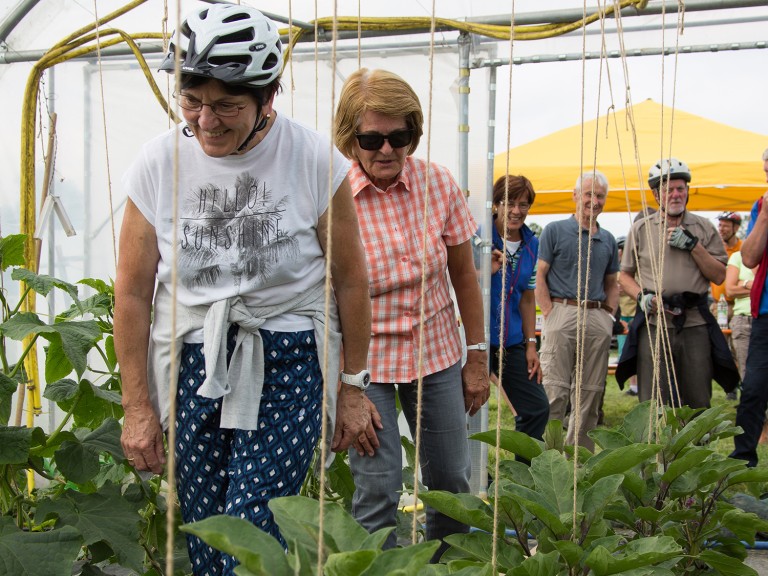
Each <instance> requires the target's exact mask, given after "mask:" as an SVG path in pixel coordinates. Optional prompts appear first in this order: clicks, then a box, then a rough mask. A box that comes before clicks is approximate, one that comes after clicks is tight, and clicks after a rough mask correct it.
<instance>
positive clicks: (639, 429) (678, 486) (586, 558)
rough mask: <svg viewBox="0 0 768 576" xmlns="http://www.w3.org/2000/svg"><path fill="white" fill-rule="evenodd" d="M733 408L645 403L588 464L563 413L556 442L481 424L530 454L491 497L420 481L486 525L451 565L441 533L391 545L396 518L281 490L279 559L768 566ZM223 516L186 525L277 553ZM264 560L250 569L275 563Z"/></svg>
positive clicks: (409, 565) (492, 569) (505, 568)
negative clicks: (735, 443)
mask: <svg viewBox="0 0 768 576" xmlns="http://www.w3.org/2000/svg"><path fill="white" fill-rule="evenodd" d="M723 412H724V408H723V407H715V408H711V409H709V410H706V411H694V410H678V411H677V412H676V413H674V412H672V410H671V409H666V410H662V409H659V410H658V411H657V412H652V411H651V408H650V405H649V404H648V403H645V404H639V405H636V406H635V408H634V409H633V410H631V411H630V412H629V413H628V414H626V416H625V417H624V419H623V421H622V422H621V423H620V424H619V425H618V426H616V427H614V428H612V429H600V430H596V431H594V432H593V433H591V434H590V435H591V436H592V438H593V439H594V440H595V443H596V445H597V447H598V448H597V451H596V453H595V454H590V453H589V452H586V451H583V452H580V460H579V462H578V464H577V466H576V467H575V469H574V462H573V459H572V454H573V447H570V446H565V445H564V441H563V438H562V428H561V425H560V423H559V422H552V423H550V424H549V426H548V429H547V431H546V433H545V441H544V442H539V441H535V440H531V439H530V438H528V437H526V436H524V435H523V434H520V433H518V432H513V431H507V430H502V431H501V432H500V433H499V434H498V435H497V434H496V433H495V432H483V433H480V434H477V435H475V436H473V438H474V439H476V440H477V439H479V440H481V441H484V442H487V443H489V444H491V445H493V446H495V445H496V444H497V442H498V444H499V445H500V446H501V447H503V448H504V449H506V450H507V451H508V452H510V453H512V454H516V453H517V454H520V455H524V457H525V458H527V459H530V465H529V466H528V465H525V464H523V463H521V462H519V461H516V460H511V459H510V460H506V459H505V460H502V461H500V462H499V471H500V472H499V476H498V477H497V478H496V481H495V483H494V484H493V485H492V486H491V487H489V490H488V493H489V501H486V500H483V499H481V498H479V497H476V496H473V495H470V494H451V493H448V492H441V491H426V490H424V491H422V492H420V496H421V498H422V500H423V501H424V502H425V503H426V504H427V505H429V506H431V507H433V508H435V509H436V510H438V511H440V512H442V513H444V514H446V515H448V516H450V517H452V518H454V519H456V520H458V521H460V522H463V523H465V524H468V525H470V526H472V527H473V528H475V529H476V530H475V531H472V532H470V533H468V534H454V535H451V536H449V537H447V538H446V542H447V543H448V544H450V548H449V549H448V551H447V552H446V553H445V554H443V556H442V558H441V564H439V565H432V564H428V562H429V560H430V558H431V554H432V552H433V551H434V550H435V548H434V546H436V544H434V543H432V544H431V546H432V547H431V548H427V546H430V543H420V544H417V545H415V546H408V547H406V548H398V549H395V550H386V551H382V550H381V549H380V547H381V545H382V543H383V542H384V540H385V539H386V535H387V533H388V530H382V531H380V532H377V533H375V534H372V535H368V534H367V533H366V532H365V531H364V530H362V529H361V528H360V526H359V525H358V524H357V523H356V522H355V521H354V520H353V519H352V518H351V516H350V515H349V514H348V513H347V512H346V511H345V510H344V509H343V508H342V507H341V506H339V505H337V504H335V503H326V504H325V508H324V513H323V524H322V526H321V525H320V521H319V518H320V504H319V503H318V502H316V501H315V500H310V499H307V498H304V497H288V498H280V499H277V500H274V501H272V502H271V503H270V508H271V509H272V510H273V512H274V515H275V520H276V521H277V524H278V525H279V527H280V530H281V532H282V534H283V536H284V537H285V540H286V542H287V544H288V554H287V556H286V562H287V566H283V565H282V559H281V560H280V567H279V569H278V568H274V567H272V566H270V568H273V572H271V573H274V574H282V573H286V574H287V572H283V570H288V569H290V570H294V571H295V572H294V573H295V574H300V575H303V574H306V575H308V576H309V575H310V574H314V573H316V570H317V565H318V554H319V553H320V554H322V572H323V574H328V575H336V574H339V575H341V574H364V575H366V576H367V575H378V574H419V575H420V576H432V575H435V576H437V575H443V574H467V575H472V576H478V575H485V574H488V575H489V576H490V575H496V574H500V573H504V574H508V575H516V576H532V575H536V576H550V575H561V574H562V575H572V574H574V575H575V574H590V575H593V576H609V575H612V574H622V575H625V576H651V575H653V576H675V575H683V574H685V575H695V574H710V573H712V574H715V573H717V574H730V575H734V576H742V575H743V576H747V575H750V574H752V575H755V574H756V573H755V571H754V570H753V569H752V568H750V567H748V566H746V565H745V564H744V563H743V560H744V558H745V557H746V551H745V545H744V542H747V543H753V542H754V539H755V534H756V533H757V532H759V531H765V530H768V522H766V521H764V520H761V519H760V518H759V517H758V516H756V515H755V514H752V513H747V512H745V511H743V510H741V509H739V508H737V507H735V506H734V505H732V504H730V503H729V502H728V501H727V500H726V499H725V498H724V497H723V493H724V491H725V490H726V489H727V488H728V487H729V486H732V485H734V484H739V485H744V484H747V483H764V482H766V481H768V470H763V469H747V468H746V467H745V464H744V462H741V461H736V460H732V459H729V458H726V457H725V456H723V455H721V454H719V453H717V452H716V451H715V450H713V449H712V448H711V446H710V443H711V442H716V441H719V440H721V439H723V438H730V437H732V436H733V435H734V434H736V433H737V432H738V429H737V428H735V427H733V426H732V425H731V423H730V422H728V420H727V419H726V418H725V417H724V416H723ZM657 424H658V426H657ZM335 465H337V466H338V465H340V464H339V463H338V462H337V463H336V464H335ZM215 522H216V524H215V525H214V522H213V521H210V523H209V521H205V522H201V523H197V524H192V525H189V526H185V527H182V530H185V531H189V532H193V533H196V534H198V535H200V536H201V537H202V538H203V539H204V540H206V542H208V543H209V544H211V545H212V546H215V547H220V548H221V549H222V550H225V551H227V552H228V553H230V554H233V555H234V556H235V557H236V558H238V559H240V560H241V562H243V563H245V561H246V560H248V559H263V558H269V557H271V556H272V555H274V554H275V553H276V552H275V550H276V549H275V548H274V546H275V542H274V541H273V540H269V539H266V540H265V539H264V538H263V537H259V538H255V537H254V538H251V539H250V542H251V543H250V544H249V545H248V546H246V547H245V549H242V548H238V547H237V543H238V542H240V541H241V539H242V538H244V536H243V535H244V533H245V528H244V527H242V526H241V524H240V523H239V521H236V520H235V519H231V518H230V519H228V518H219V519H217V520H216V521H215ZM202 527H204V528H205V530H203V528H202ZM249 530H250V529H249ZM321 535H322V547H320V548H319V542H320V541H321ZM494 538H495V541H494ZM259 562H261V560H259ZM259 562H256V561H255V560H254V561H253V564H251V565H249V567H248V571H246V572H243V573H244V574H267V573H270V572H269V571H267V570H265V569H264V568H263V565H262V564H260V563H259Z"/></svg>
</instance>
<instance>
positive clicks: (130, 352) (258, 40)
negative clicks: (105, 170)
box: [115, 4, 370, 575]
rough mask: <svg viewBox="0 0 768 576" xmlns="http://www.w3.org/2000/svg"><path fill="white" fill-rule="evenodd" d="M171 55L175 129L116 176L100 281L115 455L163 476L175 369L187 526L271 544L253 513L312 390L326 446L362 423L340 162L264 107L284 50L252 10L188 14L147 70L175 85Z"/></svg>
mask: <svg viewBox="0 0 768 576" xmlns="http://www.w3.org/2000/svg"><path fill="white" fill-rule="evenodd" d="M177 51H178V52H179V54H177ZM177 56H178V58H179V59H180V61H181V70H182V74H181V77H180V78H179V85H180V88H179V89H178V90H177V94H176V97H177V99H178V104H179V106H180V108H181V109H182V110H181V111H182V115H183V117H184V121H185V122H184V124H183V126H182V127H179V128H178V129H177V128H174V129H172V130H170V131H168V132H166V133H165V134H162V135H160V136H159V137H156V138H155V139H153V140H151V141H150V142H149V143H147V144H146V145H145V146H144V149H143V150H142V153H141V154H140V155H139V158H138V159H137V160H136V162H135V163H134V165H133V166H132V167H131V168H130V169H129V171H128V172H127V174H126V176H125V178H124V185H125V187H126V190H127V192H128V195H129V199H128V202H127V205H126V209H125V216H124V220H123V225H122V230H121V235H120V259H119V264H118V271H117V280H116V285H115V348H116V351H117V354H118V358H119V360H120V367H121V371H122V372H121V373H122V386H123V388H122V392H123V397H122V403H123V407H124V409H125V423H124V427H123V434H122V445H123V450H124V452H125V456H126V458H127V459H128V461H129V462H130V463H132V464H133V465H134V466H135V467H136V469H138V470H147V471H151V472H154V473H156V474H160V473H162V471H163V465H164V463H165V455H164V444H163V442H164V437H163V430H164V429H167V427H168V425H169V420H170V416H169V412H170V398H169V396H170V395H169V382H170V379H171V375H172V374H178V392H177V396H176V402H177V410H176V414H175V418H174V419H175V422H176V445H175V446H174V449H175V454H176V475H177V476H176V477H177V480H178V494H179V502H180V505H181V512H182V517H183V519H184V521H185V522H187V523H189V522H194V521H198V520H202V519H203V518H206V517H208V516H211V515H215V514H222V513H225V514H229V515H232V516H238V517H242V518H245V519H247V520H249V521H250V522H252V523H253V524H255V525H256V526H258V527H259V528H262V529H263V530H264V531H266V532H268V533H270V534H272V535H274V536H275V537H276V538H280V534H279V531H278V527H277V526H276V524H275V522H274V519H273V517H272V514H271V512H270V510H269V508H268V503H269V501H270V500H271V499H272V498H275V497H277V496H287V495H291V494H297V493H298V492H299V489H300V487H301V485H302V481H303V480H304V478H305V476H306V473H307V470H308V468H309V465H310V463H311V460H312V457H313V454H314V449H315V446H316V444H317V442H318V440H319V438H320V436H321V427H322V422H323V417H324V414H323V394H324V389H325V393H326V394H327V395H328V398H327V405H328V408H329V410H328V413H327V414H326V416H328V417H329V418H331V419H332V418H333V415H334V410H335V416H336V428H335V433H334V427H333V424H332V423H331V424H330V427H329V430H330V433H331V434H334V435H333V439H332V443H333V446H332V447H333V449H335V450H337V451H341V450H346V449H347V448H348V447H349V446H350V445H351V444H352V443H356V442H358V437H359V435H360V434H361V433H363V432H364V431H365V428H366V426H368V425H369V423H370V410H369V409H368V408H367V406H366V405H365V396H364V394H363V390H364V389H365V387H366V386H367V383H368V372H367V370H366V365H367V352H368V340H369V338H370V299H369V296H368V281H367V277H366V271H365V256H364V252H363V248H362V244H361V242H360V237H359V230H358V225H357V215H356V213H355V208H354V203H353V200H352V194H351V191H350V187H349V182H348V180H347V178H346V173H347V170H348V168H349V163H348V162H347V161H346V160H345V159H344V157H343V156H341V154H339V153H338V152H337V151H335V150H334V158H333V161H332V162H331V160H330V158H329V151H330V150H331V149H332V146H331V143H330V140H329V139H328V138H327V137H323V136H321V135H320V134H318V133H316V132H314V131H312V130H309V129H306V128H304V127H303V126H301V125H299V124H297V123H295V122H293V121H291V120H290V119H288V118H287V117H285V116H283V115H281V114H278V113H277V112H276V111H275V109H274V107H273V104H274V98H275V95H276V93H277V92H278V91H279V88H280V71H281V67H282V47H281V43H280V36H279V34H278V32H277V27H276V25H275V24H274V23H273V22H271V21H270V20H268V19H267V18H265V17H264V16H263V15H262V14H261V13H260V12H258V11H257V10H254V9H253V8H250V7H247V6H239V5H232V4H215V5H204V6H201V7H199V8H197V9H196V10H194V11H193V12H192V13H191V14H189V15H188V16H187V17H186V19H185V21H184V23H183V24H182V26H181V27H180V29H179V30H178V31H177V32H176V34H175V36H174V38H173V42H172V44H171V45H170V53H169V54H168V55H167V58H166V60H165V61H164V63H163V64H162V66H161V69H162V70H166V71H168V72H171V73H173V72H174V70H175V69H176V59H177ZM176 167H178V170H176V169H175V168H176ZM177 172H178V180H177V179H176V176H177V174H176V173H177ZM329 184H330V186H329ZM174 195H175V197H174ZM331 204H332V206H331ZM331 208H332V210H331ZM329 213H332V215H333V223H332V226H331V221H330V216H329ZM329 229H330V230H331V231H332V234H331V236H330V241H329V240H328V238H327V232H328V230H329ZM330 244H332V246H333V250H332V252H331V262H330V268H331V271H332V273H333V278H332V282H333V290H332V292H330V293H327V290H326V288H325V281H326V272H325V270H326V249H327V248H328V247H329V245H330ZM156 281H157V290H156V292H155V282H156ZM153 293H154V301H153ZM326 299H330V302H328V303H327V304H326ZM337 302H338V305H337ZM153 304H154V306H153ZM326 310H327V311H328V312H326ZM150 312H152V314H153V316H152V322H151V325H150ZM174 312H175V315H174V314H173V313H174ZM172 315H173V317H172ZM342 340H343V362H344V364H343V372H342V373H341V377H340V376H339V354H340V349H341V345H342ZM172 354H175V355H172ZM326 362H327V363H326ZM340 378H341V381H342V384H339V379H340ZM337 388H338V396H337ZM187 543H188V550H189V554H190V558H191V560H192V566H193V570H194V573H195V574H216V575H218V574H232V573H233V569H234V566H235V564H234V560H233V559H232V558H231V557H229V556H227V555H225V554H223V553H221V552H219V551H217V550H214V549H213V548H211V547H209V546H208V545H206V544H203V543H202V542H201V541H200V540H198V539H197V538H195V537H191V536H190V537H189V538H188V542H187Z"/></svg>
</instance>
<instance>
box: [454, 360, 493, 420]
mask: <svg viewBox="0 0 768 576" xmlns="http://www.w3.org/2000/svg"><path fill="white" fill-rule="evenodd" d="M461 379H462V381H463V384H464V409H465V410H466V411H467V412H468V413H469V415H470V416H474V415H475V414H476V413H477V411H478V410H480V408H482V406H483V404H485V403H486V402H487V401H488V397H489V396H490V395H491V384H490V378H489V376H488V357H487V356H486V354H485V352H483V351H481V350H470V351H468V352H467V363H466V364H464V368H462V369H461Z"/></svg>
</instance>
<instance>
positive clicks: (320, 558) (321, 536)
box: [317, 0, 339, 576]
mask: <svg viewBox="0 0 768 576" xmlns="http://www.w3.org/2000/svg"><path fill="white" fill-rule="evenodd" d="M338 24H339V23H338V6H337V2H336V0H334V2H333V32H332V37H331V67H332V70H331V97H330V98H329V103H330V107H331V125H330V133H331V134H333V123H334V116H335V113H334V103H335V101H336V42H337V40H338V38H337V36H338ZM333 153H334V145H333V140H332V139H331V140H330V143H329V146H328V166H329V168H328V229H327V230H326V254H325V318H326V320H327V319H328V318H330V316H331V310H330V308H331V299H332V298H333V289H332V287H331V260H332V258H333V248H334V246H333V174H334V170H333ZM329 328H330V326H329V323H328V322H327V321H326V322H325V325H324V326H323V332H324V336H323V337H324V340H325V341H326V342H328V331H329ZM322 362H323V374H326V375H327V376H328V377H327V378H323V408H322V429H321V434H320V487H319V492H320V496H319V501H320V516H319V518H318V538H317V575H318V576H322V574H323V563H324V560H325V558H324V554H323V552H324V550H325V481H326V474H325V462H326V459H327V452H328V446H327V438H328V419H327V418H326V417H325V415H326V414H327V411H328V387H329V386H338V375H334V376H333V377H331V376H332V375H330V374H329V373H328V346H324V347H323V359H322Z"/></svg>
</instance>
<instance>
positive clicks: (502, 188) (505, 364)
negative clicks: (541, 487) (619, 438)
mask: <svg viewBox="0 0 768 576" xmlns="http://www.w3.org/2000/svg"><path fill="white" fill-rule="evenodd" d="M535 198H536V192H535V191H534V190H533V185H532V184H531V181H530V180H528V178H526V177H525V176H509V175H508V176H502V177H501V178H499V179H498V180H496V183H495V184H494V185H493V208H492V211H493V228H492V233H493V249H492V252H491V322H490V327H491V328H490V329H491V354H490V356H491V373H492V374H494V375H496V376H497V378H498V374H499V360H500V359H501V387H502V389H503V390H504V393H505V394H506V396H507V399H508V400H509V401H510V403H511V404H512V406H513V407H514V409H515V413H516V416H515V428H516V430H517V431H518V432H524V433H525V434H528V435H529V436H530V437H531V438H538V439H539V440H541V439H542V436H543V434H544V429H545V428H546V426H547V420H548V419H549V400H548V399H547V393H546V392H545V390H544V388H543V387H542V386H541V365H540V364H539V355H538V353H537V352H536V299H535V297H534V293H533V291H534V289H535V288H536V261H537V257H538V253H539V239H538V238H536V236H535V235H534V233H533V231H532V230H531V229H530V228H529V227H528V226H527V225H526V224H525V219H526V218H527V216H528V211H529V210H530V209H531V206H533V201H534V199H535ZM502 297H503V298H502ZM502 299H503V302H502ZM502 304H503V308H502ZM502 312H503V326H502ZM500 355H501V358H500Z"/></svg>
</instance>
